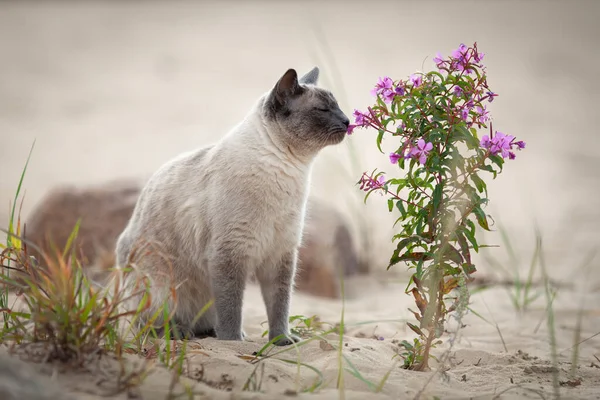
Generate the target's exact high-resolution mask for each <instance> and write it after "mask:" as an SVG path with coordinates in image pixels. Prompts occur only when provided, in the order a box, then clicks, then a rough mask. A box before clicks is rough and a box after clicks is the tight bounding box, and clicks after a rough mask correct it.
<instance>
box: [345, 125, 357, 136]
mask: <svg viewBox="0 0 600 400" xmlns="http://www.w3.org/2000/svg"><path fill="white" fill-rule="evenodd" d="M356 126H357V125H352V124H350V125H348V130H347V131H346V133H348V135H352V132H354V128H356Z"/></svg>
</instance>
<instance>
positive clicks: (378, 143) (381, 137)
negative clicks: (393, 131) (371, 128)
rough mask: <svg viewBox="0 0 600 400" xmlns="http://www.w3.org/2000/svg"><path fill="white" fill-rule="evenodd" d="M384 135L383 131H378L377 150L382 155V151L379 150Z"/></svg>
mask: <svg viewBox="0 0 600 400" xmlns="http://www.w3.org/2000/svg"><path fill="white" fill-rule="evenodd" d="M384 133H385V131H384V130H383V129H380V130H379V134H378V135H377V148H378V149H379V151H380V152H381V153H383V150H381V141H382V140H383V134H384Z"/></svg>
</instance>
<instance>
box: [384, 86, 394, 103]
mask: <svg viewBox="0 0 600 400" xmlns="http://www.w3.org/2000/svg"><path fill="white" fill-rule="evenodd" d="M381 97H383V101H384V103H391V102H392V100H394V97H396V92H394V91H393V90H392V89H383V91H382V92H381Z"/></svg>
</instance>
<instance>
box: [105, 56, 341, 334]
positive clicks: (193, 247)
mask: <svg viewBox="0 0 600 400" xmlns="http://www.w3.org/2000/svg"><path fill="white" fill-rule="evenodd" d="M318 75H319V70H318V68H314V69H313V70H311V71H310V72H309V73H307V74H306V75H305V76H303V77H302V78H301V79H300V80H298V77H297V74H296V71H295V70H293V69H290V70H288V71H287V72H286V73H285V74H284V75H283V76H282V77H281V78H280V79H279V81H278V82H277V84H276V85H275V87H274V88H273V89H272V90H271V91H270V92H268V93H266V94H265V95H263V96H261V98H260V99H259V100H258V102H257V103H256V105H255V106H254V108H253V109H252V111H251V112H250V113H249V114H248V115H247V116H246V118H245V119H244V120H243V121H242V122H241V123H240V124H239V125H237V126H236V127H235V128H234V129H233V130H232V131H231V132H230V133H229V134H227V135H226V136H224V137H223V138H222V140H220V141H219V142H218V143H216V144H214V145H211V146H208V147H205V148H201V149H199V150H196V151H193V152H190V153H185V154H182V155H181V156H179V157H177V158H175V159H174V160H172V161H170V162H168V163H167V164H166V165H164V166H163V167H161V168H160V169H159V170H158V171H157V172H156V173H155V174H154V175H153V176H152V177H151V178H150V180H149V181H148V183H147V184H146V186H145V188H144V189H143V191H142V193H141V195H140V198H139V200H138V202H137V204H136V207H135V210H134V212H133V215H132V217H131V219H130V221H129V223H128V225H127V227H126V228H125V230H124V231H123V233H122V234H121V236H120V237H119V240H118V243H117V252H116V253H117V265H118V266H119V267H121V268H122V267H124V266H126V265H128V264H131V265H133V266H135V267H136V268H137V269H138V270H139V271H140V272H142V273H143V274H146V275H147V276H148V277H149V278H150V282H151V285H152V286H151V298H152V305H151V307H150V308H149V309H148V310H146V311H145V312H144V314H143V318H145V320H144V321H142V322H145V321H147V320H148V318H150V316H151V315H153V314H155V313H156V312H157V310H159V309H160V308H161V307H162V305H163V304H164V303H165V301H166V302H167V303H168V305H169V309H170V310H172V317H171V324H172V325H174V326H176V327H177V330H178V331H179V332H181V333H183V334H185V335H187V336H198V335H211V336H215V335H216V337H217V338H218V339H223V340H243V337H244V333H243V331H242V297H243V292H244V288H245V284H246V279H247V277H248V275H249V274H256V277H257V279H258V281H259V283H260V286H261V291H262V295H263V299H264V302H265V305H266V309H267V315H268V321H269V339H273V338H275V337H278V336H281V335H284V336H283V337H282V339H280V340H278V341H277V343H276V344H278V345H288V344H291V343H292V341H298V340H299V339H298V338H297V337H294V336H293V335H291V334H290V332H289V328H288V317H289V308H290V300H291V293H292V288H293V282H294V274H295V271H296V259H297V254H298V247H299V246H300V242H301V237H302V229H303V224H304V215H305V208H306V200H307V196H308V191H309V180H310V174H311V167H312V163H313V160H314V158H315V156H316V155H317V153H318V152H319V150H321V149H322V148H324V147H326V146H328V145H332V144H337V143H340V142H341V141H342V140H343V139H344V137H345V135H346V131H347V128H348V124H349V120H348V118H347V117H346V115H344V113H343V112H342V111H341V110H340V108H339V106H338V104H337V102H336V100H335V98H334V97H333V95H332V94H331V93H330V92H329V91H327V90H324V89H321V88H318V87H316V86H315V85H316V83H317V80H318ZM144 243H152V244H155V246H154V247H153V248H154V249H155V251H154V252H150V254H148V253H147V252H144V251H142V250H141V247H140V246H144ZM144 249H145V250H148V247H144ZM135 283H136V279H135V278H134V277H132V276H130V277H129V278H128V280H127V281H126V282H125V288H126V290H128V292H130V293H131V292H133V291H134V290H135V289H134V286H135ZM173 285H176V287H177V289H176V291H175V293H176V296H172V293H171V287H172V286H173ZM211 298H214V305H213V306H212V307H210V308H209V309H208V311H207V312H205V313H204V314H203V315H202V316H201V317H200V318H199V319H197V320H195V317H196V316H197V314H198V313H199V311H200V310H201V309H202V308H203V306H204V305H205V304H207V303H208V302H209V300H210V299H211ZM139 301H140V297H139V296H136V297H135V298H134V299H133V304H137V303H139ZM161 315H162V314H161ZM163 322H164V321H162V318H159V319H158V320H156V321H155V324H156V325H157V326H160V325H161V324H162V323H163Z"/></svg>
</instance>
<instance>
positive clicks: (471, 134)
mask: <svg viewBox="0 0 600 400" xmlns="http://www.w3.org/2000/svg"><path fill="white" fill-rule="evenodd" d="M483 57H484V55H483V53H480V52H479V50H478V49H477V43H475V44H474V45H473V46H472V47H467V46H465V45H464V44H461V45H460V46H459V47H458V49H456V50H454V51H453V52H452V53H451V55H450V56H449V57H447V58H443V57H442V56H441V55H440V54H439V53H438V55H437V56H436V57H435V58H434V59H433V61H434V62H435V64H436V67H437V70H435V71H431V72H427V73H416V74H413V75H411V76H410V77H409V78H408V79H407V80H399V81H393V80H392V79H391V78H389V77H383V78H380V79H379V81H378V82H377V84H376V85H375V88H374V89H373V91H372V93H373V95H374V96H375V97H376V101H375V104H374V105H372V106H371V107H368V109H367V111H365V112H361V111H358V110H355V111H354V117H355V123H354V124H353V125H350V127H349V128H348V134H352V133H353V131H354V130H355V129H357V128H372V129H375V130H376V131H377V132H378V136H377V147H378V149H379V151H382V150H381V144H382V141H383V139H384V137H385V138H389V139H391V141H392V142H393V144H394V145H395V146H397V148H396V150H395V151H393V152H392V153H390V154H389V160H390V162H391V163H392V164H394V165H397V166H398V167H399V169H400V170H401V172H402V174H401V175H402V177H389V176H390V175H392V174H389V175H388V178H387V179H386V178H385V176H384V173H383V172H377V170H374V171H373V172H372V173H370V174H368V173H366V172H365V173H363V175H362V177H361V179H360V181H359V182H358V184H360V188H361V190H364V191H366V192H367V194H366V196H365V201H366V200H367V197H368V196H369V195H370V194H371V193H373V192H375V191H378V192H380V193H381V194H382V195H384V196H387V198H388V201H387V204H388V208H389V211H390V212H392V211H394V209H395V210H396V212H398V213H399V217H398V219H397V220H396V222H395V224H394V226H396V225H397V224H400V228H399V232H398V233H397V234H396V235H394V237H393V240H394V241H397V246H396V249H395V251H394V253H393V254H392V257H391V259H390V264H389V267H391V266H392V265H395V264H397V263H400V262H405V263H407V264H408V266H409V268H410V269H414V273H413V275H412V277H411V279H410V281H409V284H408V286H407V289H406V292H407V293H411V294H412V295H413V296H414V298H415V302H416V305H417V308H418V312H415V311H412V310H411V312H412V313H413V314H414V316H415V318H416V319H417V321H418V322H419V325H415V324H412V323H408V326H409V327H410V328H411V329H412V330H413V331H414V332H415V333H416V334H417V335H418V338H417V339H415V342H414V344H410V343H409V342H407V341H404V342H402V345H403V347H404V349H405V352H404V353H403V354H402V355H403V356H404V360H405V361H404V364H405V367H406V368H411V369H415V370H425V369H427V368H428V359H429V356H430V354H429V353H430V349H431V347H433V346H435V345H436V344H437V343H439V338H440V337H441V336H442V334H443V332H444V322H445V321H446V317H447V315H448V314H449V313H451V312H453V311H455V312H456V313H457V314H458V317H459V318H460V316H461V315H462V313H463V312H464V310H465V309H466V305H467V304H468V291H467V290H466V283H467V282H468V281H470V280H471V279H472V277H471V275H472V274H473V273H474V272H475V266H474V265H473V263H472V262H471V249H473V250H475V251H476V252H477V251H478V250H479V247H480V245H479V244H478V242H477V239H476V235H475V233H476V229H478V228H477V226H479V227H480V228H482V229H485V230H490V229H489V224H488V217H489V216H488V215H486V213H485V212H484V211H483V207H484V206H485V205H486V204H487V203H488V199H487V187H486V183H485V181H484V179H483V178H482V175H483V174H482V173H484V172H487V173H490V174H492V176H493V178H496V176H497V174H498V173H500V172H501V171H502V167H503V165H504V162H505V160H506V159H511V160H512V159H514V158H515V151H516V150H521V149H523V148H525V143H524V142H523V141H517V140H516V139H515V137H514V136H511V135H505V134H504V133H502V132H498V131H493V129H492V123H491V120H490V118H491V116H490V113H489V111H488V109H487V107H488V104H489V103H491V102H493V101H494V99H495V98H496V97H497V96H498V95H497V94H496V93H494V92H492V91H491V90H490V88H489V86H488V83H487V77H486V68H485V67H484V65H483V64H482V60H483ZM488 124H489V127H488ZM480 129H489V134H485V135H483V136H481V138H479V136H478V130H480ZM382 152H383V151H382ZM389 267H388V268H389ZM448 301H450V302H451V304H450V305H449V306H447V304H446V302H448Z"/></svg>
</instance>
